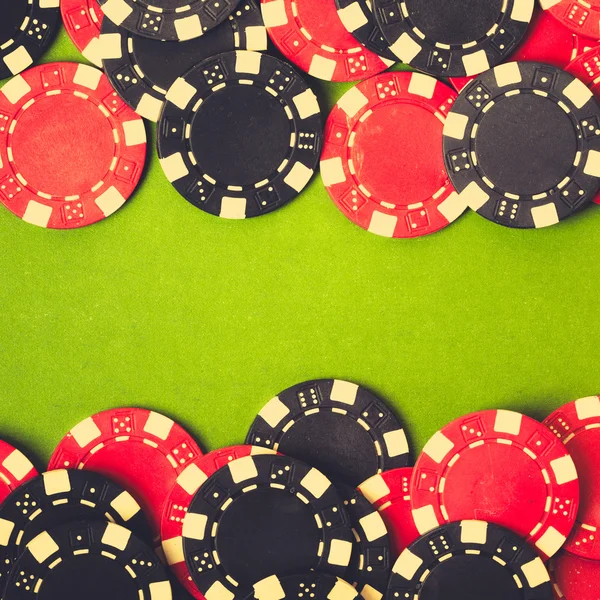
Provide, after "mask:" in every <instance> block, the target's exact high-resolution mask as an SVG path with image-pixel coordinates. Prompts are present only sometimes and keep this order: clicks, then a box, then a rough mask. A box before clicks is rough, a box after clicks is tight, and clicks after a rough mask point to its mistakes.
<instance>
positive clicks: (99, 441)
mask: <svg viewBox="0 0 600 600" xmlns="http://www.w3.org/2000/svg"><path fill="white" fill-rule="evenodd" d="M201 456H202V450H200V448H199V446H198V444H197V443H196V442H195V441H194V439H193V438H192V436H191V435H190V434H189V433H188V432H187V431H185V430H184V429H183V427H181V425H178V424H177V423H175V422H174V421H172V420H171V419H169V418H168V417H166V416H164V415H161V414H160V413H157V412H154V411H150V410H146V409H142V408H120V409H115V410H107V411H104V412H101V413H98V414H95V415H93V416H91V417H88V418H87V419H85V420H83V421H81V422H80V423H79V424H78V425H76V426H75V427H73V428H72V429H71V431H69V433H68V434H67V435H66V436H65V437H64V438H63V439H62V440H61V441H60V443H59V444H58V446H57V447H56V449H55V450H54V452H53V454H52V457H51V459H50V464H49V465H48V470H49V471H52V470H54V469H87V470H89V471H95V472H96V473H101V474H102V475H104V476H105V477H108V478H109V479H112V480H113V481H115V482H116V483H118V484H120V485H121V486H122V487H123V488H124V489H126V490H127V491H128V492H129V493H130V494H131V495H132V496H133V497H134V498H135V499H136V500H137V501H138V503H139V504H140V505H141V507H142V509H143V510H144V512H145V513H146V516H147V517H148V519H149V521H150V524H151V526H152V528H153V532H154V534H155V536H156V538H157V539H158V536H159V534H160V522H161V518H162V514H163V512H164V507H165V504H166V499H167V496H168V494H169V492H170V491H171V489H172V488H173V486H174V485H175V484H176V483H177V479H178V477H179V476H180V475H181V474H182V473H183V472H185V470H186V468H187V467H188V466H189V465H190V464H192V463H194V462H195V461H197V460H198V459H199V458H200V457H201Z"/></svg>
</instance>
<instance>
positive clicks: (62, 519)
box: [0, 469, 152, 591]
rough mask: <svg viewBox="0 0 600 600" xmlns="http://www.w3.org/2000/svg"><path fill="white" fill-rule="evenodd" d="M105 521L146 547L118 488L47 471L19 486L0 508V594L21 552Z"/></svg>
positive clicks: (141, 519) (144, 529)
mask: <svg viewBox="0 0 600 600" xmlns="http://www.w3.org/2000/svg"><path fill="white" fill-rule="evenodd" d="M80 520H81V521H83V520H88V521H91V520H97V521H106V520H109V521H111V522H113V523H117V524H118V525H122V526H124V527H126V528H127V529H129V530H131V531H133V532H135V534H136V535H137V536H138V537H140V538H141V539H143V540H145V541H146V542H147V543H149V542H150V541H151V540H152V536H151V534H150V526H149V524H148V521H147V520H146V517H145V515H144V514H143V513H142V509H141V508H140V506H139V504H138V503H137V502H136V501H135V500H134V499H133V497H132V496H131V494H130V493H129V492H126V491H125V490H124V489H123V488H121V487H120V486H119V485H117V484H115V483H113V482H112V481H110V480H109V479H107V478H105V477H103V476H102V475H99V474H97V473H92V472H88V471H73V470H65V469H59V470H57V471H48V472H46V473H43V474H42V475H39V476H37V477H34V478H33V479H30V480H29V481H27V482H25V483H23V484H22V485H21V486H19V487H18V488H17V489H16V490H14V491H13V492H12V494H10V496H8V498H6V499H5V500H4V502H3V503H2V504H1V505H0V523H1V524H2V531H3V532H4V533H5V535H3V536H2V538H1V540H0V591H1V590H2V589H3V588H4V585H5V584H6V582H7V580H8V577H9V575H10V572H11V570H12V567H13V565H14V564H15V562H16V560H17V558H18V557H19V556H20V555H21V554H22V552H23V551H24V549H25V546H26V545H27V544H28V543H29V542H30V541H31V540H32V539H33V538H35V537H37V536H38V535H39V534H41V533H42V532H44V531H46V530H48V529H53V528H55V527H58V526H59V525H65V524H68V523H72V522H74V521H80Z"/></svg>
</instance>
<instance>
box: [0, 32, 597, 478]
mask: <svg viewBox="0 0 600 600" xmlns="http://www.w3.org/2000/svg"><path fill="white" fill-rule="evenodd" d="M53 60H79V55H78V53H77V51H76V50H75V48H74V47H73V46H72V44H71V42H70V41H69V40H68V38H67V36H66V34H65V32H64V31H63V32H61V34H60V36H59V38H58V40H57V41H56V43H55V44H54V45H53V47H52V49H51V51H50V52H49V53H48V54H47V55H46V56H45V59H44V61H45V62H49V61H53ZM313 84H314V85H315V86H318V87H319V89H320V90H321V92H322V93H321V96H322V97H325V98H326V99H327V100H326V102H327V103H328V106H327V107H325V106H324V107H323V108H324V110H328V108H329V107H330V106H331V105H332V103H333V102H334V101H335V99H337V98H338V97H339V96H340V95H341V93H342V92H343V91H344V90H345V89H347V88H348V87H349V86H347V85H331V84H324V83H317V82H315V81H313ZM149 131H150V128H149ZM149 148H150V150H151V152H150V158H149V161H148V169H147V173H146V175H145V177H144V180H143V182H142V184H141V185H140V187H139V190H138V191H137V193H136V194H135V196H134V197H133V198H132V199H131V200H130V201H129V202H128V203H127V204H126V206H125V207H124V208H123V209H122V210H120V211H119V212H118V213H117V214H115V215H114V216H112V217H111V218H109V219H106V220H105V221H103V222H101V223H99V224H97V225H93V226H91V227H88V228H85V229H80V230H74V231H51V230H44V229H40V228H37V227H34V226H32V225H29V224H27V223H24V222H22V221H20V220H19V219H18V218H16V217H15V216H13V215H12V214H11V213H10V212H9V211H8V210H6V209H4V208H2V210H0V237H1V239H2V252H1V253H0V275H1V278H0V302H1V305H2V311H1V314H0V352H1V360H0V382H1V384H0V390H1V391H0V395H1V400H2V403H1V410H0V435H1V436H2V437H5V438H6V439H8V440H10V441H12V442H14V443H17V444H18V445H19V446H20V447H21V448H22V449H24V450H25V451H26V452H27V453H29V454H31V455H32V456H33V457H34V460H35V461H36V463H37V465H38V466H39V467H43V465H44V464H45V462H46V461H47V459H48V457H49V456H50V453H51V451H52V449H53V448H54V446H55V445H56V444H57V442H58V441H59V440H60V439H61V437H62V436H63V435H64V434H65V433H66V432H67V431H68V430H69V428H70V427H71V426H73V425H75V424H76V423H77V422H79V421H80V420H81V419H83V418H85V417H87V416H89V415H90V414H92V413H94V412H97V411H100V410H103V409H107V408H110V407H120V406H129V405H133V406H142V407H149V408H153V409H156V410H158V411H162V412H164V413H166V414H168V415H170V416H171V417H173V418H175V419H176V420H178V421H180V422H181V423H182V424H184V425H185V426H186V427H188V428H189V429H190V430H191V431H192V432H193V433H194V434H195V435H197V436H198V438H199V439H200V440H201V443H202V445H203V446H204V448H206V449H214V448H217V447H220V446H223V445H227V444H233V443H239V442H242V441H243V440H244V437H245V434H246V431H247V429H248V426H249V425H250V423H251V421H252V419H253V417H254V415H255V414H256V412H257V411H258V410H259V408H260V407H261V406H262V405H263V404H264V403H265V402H266V401H267V400H268V399H269V398H270V397H272V396H273V395H275V394H276V393H277V392H279V391H280V390H282V389H283V388H285V387H287V386H289V385H291V384H294V383H296V382H299V381H302V380H305V379H310V378H317V377H338V378H346V379H350V380H353V381H356V382H359V383H362V384H364V385H366V386H368V387H371V388H372V389H373V390H375V391H376V392H378V393H379V394H381V396H382V397H383V398H385V399H386V400H388V401H389V402H391V403H393V405H394V406H395V407H396V409H397V411H398V412H399V413H400V415H401V416H402V417H403V418H404V420H405V421H406V423H407V425H408V429H409V431H410V435H411V438H412V441H413V447H414V448H415V449H416V450H418V449H420V448H421V447H422V445H423V443H424V442H425V441H426V440H427V438H428V437H429V436H430V435H431V434H433V433H434V432H435V431H436V430H437V429H438V428H440V427H441V426H442V425H444V424H445V423H446V422H448V421H449V420H451V419H453V418H455V417H457V416H459V415H461V414H463V413H467V412H470V411H474V410H478V409H483V408H496V407H502V408H510V409H516V410H521V411H524V412H527V413H528V414H530V415H532V416H536V417H539V418H542V417H544V416H545V415H546V414H547V413H549V412H550V411H551V410H552V409H554V408H555V407H557V406H559V405H560V404H562V403H565V402H567V401H570V400H572V399H574V398H577V397H580V396H583V395H588V394H594V393H598V392H599V391H600V366H599V361H598V353H599V351H598V348H599V341H600V340H599V336H600V318H599V311H598V301H599V298H600V261H599V260H598V248H599V247H600V207H597V206H592V207H590V208H589V209H587V210H585V211H584V212H582V213H581V214H579V215H577V216H575V217H574V218H572V219H570V220H568V221H566V222H564V223H562V224H560V225H558V226H556V227H552V228H550V229H546V230H540V231H513V230H509V229H505V228H502V227H499V226H496V225H494V224H492V223H489V222H487V221H486V220H484V219H482V218H481V217H479V216H477V215H476V214H473V213H469V214H466V215H465V216H464V217H463V218H461V219H460V220H459V221H458V222H456V223H455V224H454V225H452V226H451V227H449V228H447V229H446V230H444V231H442V232H441V233H439V234H436V235H433V236H430V237H426V238H422V239H416V240H389V239H383V238H378V237H376V236H374V235H372V234H369V233H367V232H364V231H362V230H361V229H359V228H358V227H356V226H355V225H353V224H352V223H351V222H349V221H348V220H346V218H345V217H344V216H342V214H341V213H340V212H339V211H338V210H337V209H336V208H335V206H334V205H333V203H332V202H331V201H330V200H329V198H328V196H327V193H326V192H325V189H324V188H323V185H322V183H321V180H320V178H319V177H318V176H317V177H315V178H314V180H313V182H312V184H311V185H310V187H309V188H308V189H307V190H306V192H305V193H303V194H302V195H301V196H300V197H299V198H298V199H296V200H295V201H294V202H292V203H291V204H290V205H288V206H287V207H285V208H284V209H282V210H279V211H277V212H276V213H274V214H271V215H268V216H265V217H262V218H258V219H253V220H248V221H240V222H233V221H226V220H220V219H218V218H214V217H211V216H208V215H206V214H204V213H202V212H201V211H199V210H197V209H195V208H194V207H192V206H191V205H190V204H188V203H187V202H186V201H185V200H183V199H182V198H181V197H179V196H178V194H177V193H176V192H175V191H174V189H172V187H171V186H170V184H169V183H168V182H167V181H166V179H165V178H164V176H163V174H162V171H161V169H160V166H159V164H158V161H157V158H156V154H155V151H154V143H153V142H151V143H150V146H149ZM406 176H410V174H409V173H407V174H406Z"/></svg>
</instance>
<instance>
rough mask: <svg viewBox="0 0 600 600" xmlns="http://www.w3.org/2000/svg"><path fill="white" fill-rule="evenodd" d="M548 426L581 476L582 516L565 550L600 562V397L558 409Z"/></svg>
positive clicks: (585, 399) (546, 421)
mask: <svg viewBox="0 0 600 600" xmlns="http://www.w3.org/2000/svg"><path fill="white" fill-rule="evenodd" d="M544 425H546V426H547V427H548V428H549V429H550V431H553V432H554V433H555V434H556V435H557V436H558V438H559V439H560V440H562V442H563V444H564V445H565V447H566V449H567V450H568V452H569V453H570V455H571V457H572V458H573V462H574V463H575V467H576V468H577V474H578V475H579V484H580V488H581V498H580V501H579V513H578V514H577V522H576V524H575V527H574V528H573V533H572V534H571V537H570V538H569V539H568V540H567V543H566V544H565V550H567V551H568V552H571V553H572V554H576V555H578V556H581V557H583V558H589V559H592V560H600V468H599V467H598V465H599V464H600V398H599V397H598V396H590V397H588V398H581V399H580V400H575V401H574V402H570V403H569V404H566V405H565V406H562V407H561V408H559V409H558V410H555V411H554V412H553V413H552V414H551V415H550V416H549V417H548V418H547V419H546V420H545V421H544ZM598 585H600V581H599V582H598Z"/></svg>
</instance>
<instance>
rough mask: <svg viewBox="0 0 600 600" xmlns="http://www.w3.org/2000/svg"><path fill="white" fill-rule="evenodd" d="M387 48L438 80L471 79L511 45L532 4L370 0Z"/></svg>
mask: <svg viewBox="0 0 600 600" xmlns="http://www.w3.org/2000/svg"><path fill="white" fill-rule="evenodd" d="M372 1H373V12H374V13H375V16H376V18H377V22H378V23H379V27H380V28H381V31H382V32H383V35H384V37H385V39H386V41H387V42H388V44H389V46H390V50H391V51H392V52H393V53H394V54H395V55H396V56H397V57H398V59H400V60H401V61H402V62H405V63H407V64H409V65H410V66H411V67H414V68H415V69H418V70H419V71H423V72H425V73H429V74H430V75H436V76H438V77H464V76H469V75H477V74H479V73H483V72H484V71H487V70H488V69H490V68H491V67H494V66H496V65H498V64H499V63H500V62H502V61H503V60H504V59H505V58H506V57H508V56H509V55H510V53H511V52H512V51H513V50H514V49H515V48H516V47H517V45H518V44H519V42H520V41H521V39H522V38H523V36H524V35H525V32H526V31H527V27H528V25H529V22H530V20H531V17H532V14H533V8H534V0H469V1H468V2H464V1H463V2H448V0H372Z"/></svg>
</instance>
